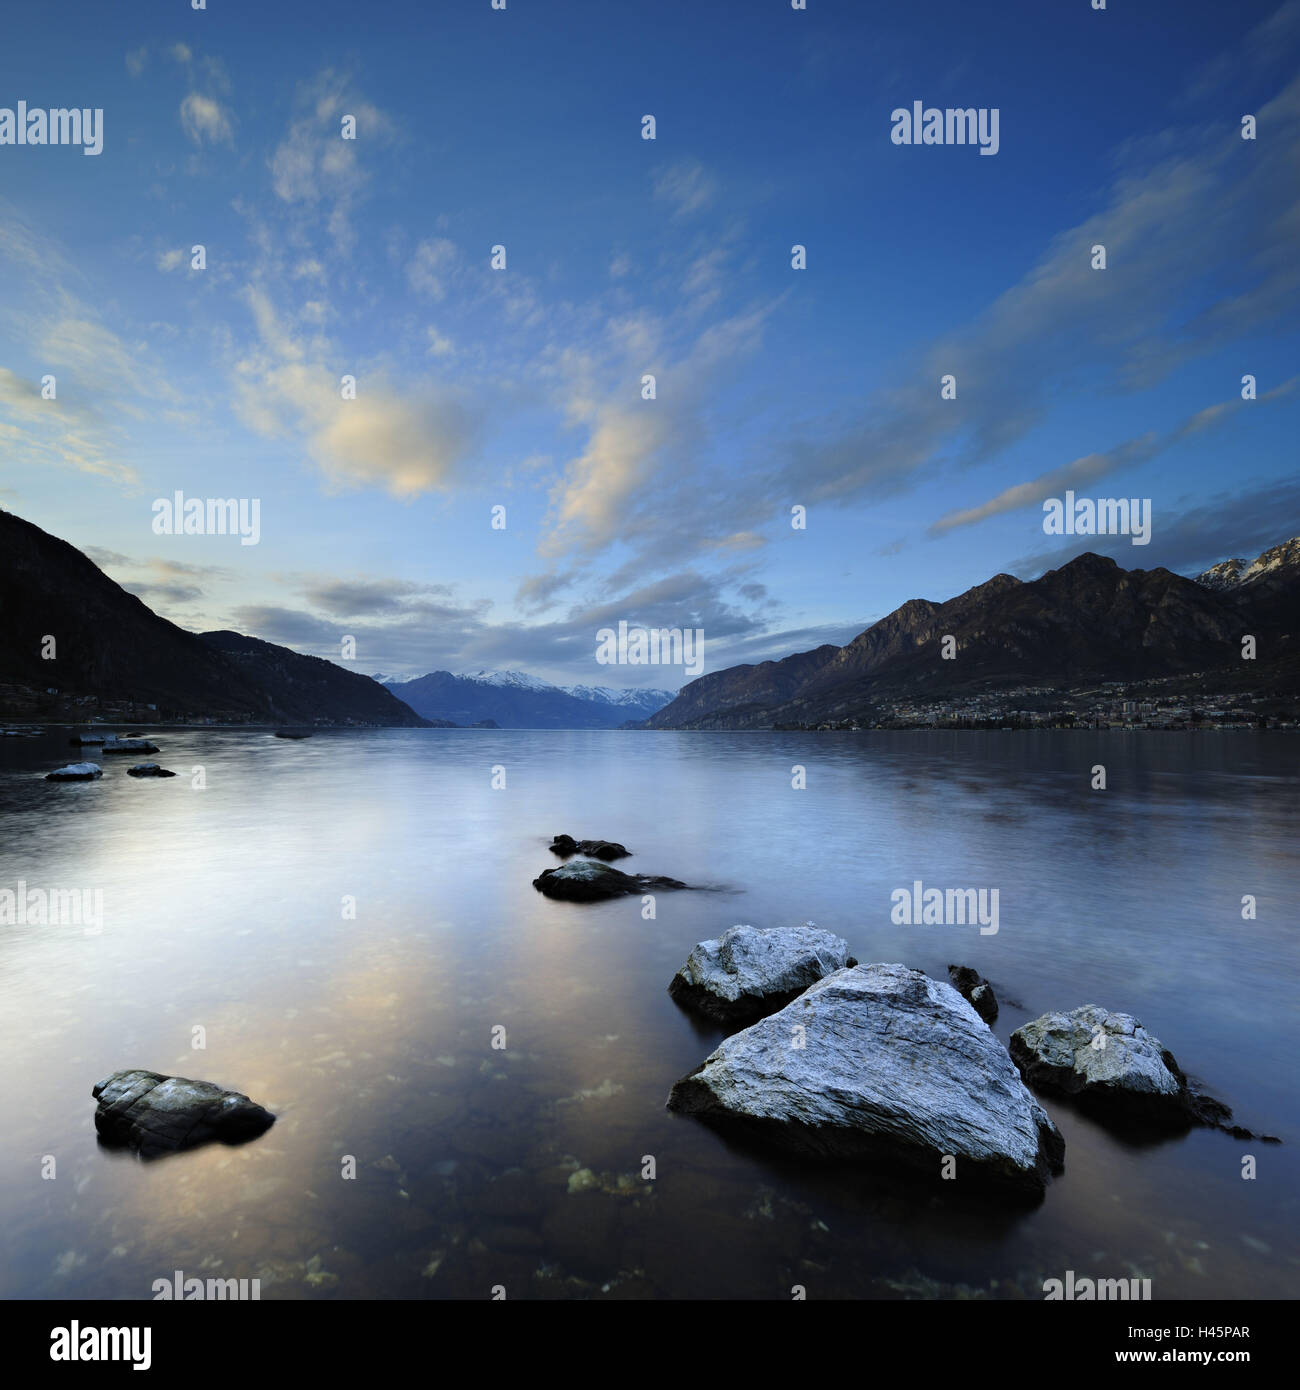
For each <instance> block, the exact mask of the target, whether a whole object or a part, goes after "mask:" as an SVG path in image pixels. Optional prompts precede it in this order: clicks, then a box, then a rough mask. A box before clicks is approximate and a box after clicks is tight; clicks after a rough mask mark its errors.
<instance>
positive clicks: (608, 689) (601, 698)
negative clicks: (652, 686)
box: [560, 685, 677, 709]
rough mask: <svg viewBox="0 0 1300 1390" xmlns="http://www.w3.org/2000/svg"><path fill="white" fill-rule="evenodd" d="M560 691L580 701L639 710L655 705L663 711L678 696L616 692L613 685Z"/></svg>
mask: <svg viewBox="0 0 1300 1390" xmlns="http://www.w3.org/2000/svg"><path fill="white" fill-rule="evenodd" d="M560 689H561V690H563V691H564V692H565V693H566V694H568V695H572V696H573V697H574V698H575V699H578V700H595V701H597V702H598V703H600V702H603V703H604V704H607V705H619V706H625V705H636V706H637V707H638V708H640V707H641V706H643V705H647V704H653V705H655V708H656V709H662V708H663V706H664V705H666V704H668V702H669V701H670V700H672V699H673V697H674V696H675V695H676V694H677V692H676V691H675V690H616V689H615V688H614V687H613V686H612V685H563V686H561V687H560ZM656 702H658V703H656Z"/></svg>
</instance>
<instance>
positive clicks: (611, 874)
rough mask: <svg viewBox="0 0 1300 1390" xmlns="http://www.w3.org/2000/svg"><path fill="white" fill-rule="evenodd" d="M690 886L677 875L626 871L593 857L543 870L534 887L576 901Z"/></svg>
mask: <svg viewBox="0 0 1300 1390" xmlns="http://www.w3.org/2000/svg"><path fill="white" fill-rule="evenodd" d="M689 886H690V885H689V884H686V883H682V882H680V881H679V880H677V879H675V878H662V877H657V876H655V875H651V874H625V873H624V872H623V871H622V869H611V868H610V866H609V865H608V864H601V863H599V862H598V861H596V860H594V859H575V860H574V861H573V862H572V863H571V864H561V865H560V866H559V868H556V869H543V870H542V873H541V875H540V876H539V877H538V878H535V879H533V887H534V888H536V889H537V891H538V892H539V893H545V894H546V896H547V897H548V898H562V899H564V900H565V901H567V902H577V903H589V902H598V901H599V900H600V899H602V898H619V897H622V896H623V895H624V894H627V893H652V892H657V891H660V890H664V891H667V890H669V889H675V888H688V887H689Z"/></svg>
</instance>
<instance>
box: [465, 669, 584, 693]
mask: <svg viewBox="0 0 1300 1390" xmlns="http://www.w3.org/2000/svg"><path fill="white" fill-rule="evenodd" d="M457 679H458V680H463V681H482V682H483V683H484V684H486V685H500V686H503V687H505V688H506V689H507V690H559V689H561V688H562V687H560V686H558V685H552V684H551V683H550V681H544V680H542V679H541V678H540V677H538V676H530V675H529V674H528V672H527V671H462V672H460V674H459V675H458V677H457Z"/></svg>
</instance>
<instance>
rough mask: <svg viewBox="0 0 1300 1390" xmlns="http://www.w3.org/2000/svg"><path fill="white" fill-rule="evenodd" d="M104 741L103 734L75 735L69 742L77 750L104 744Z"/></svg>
mask: <svg viewBox="0 0 1300 1390" xmlns="http://www.w3.org/2000/svg"><path fill="white" fill-rule="evenodd" d="M104 741H105V740H104V735H103V734H74V735H73V737H72V738H70V739H69V740H68V742H69V743H70V744H72V745H73V747H75V748H82V747H91V746H93V745H95V744H98V743H103V742H104Z"/></svg>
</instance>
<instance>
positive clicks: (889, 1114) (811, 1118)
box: [668, 965, 1065, 1194]
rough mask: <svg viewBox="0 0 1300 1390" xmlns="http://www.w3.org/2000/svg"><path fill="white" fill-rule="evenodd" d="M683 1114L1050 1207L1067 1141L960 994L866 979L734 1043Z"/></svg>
mask: <svg viewBox="0 0 1300 1390" xmlns="http://www.w3.org/2000/svg"><path fill="white" fill-rule="evenodd" d="M668 1106H669V1109H671V1110H676V1111H680V1112H683V1113H686V1114H694V1115H698V1116H699V1117H700V1118H701V1119H704V1120H706V1121H708V1122H710V1123H712V1124H715V1125H717V1126H719V1127H722V1128H729V1129H732V1130H735V1131H737V1132H739V1133H742V1134H744V1133H748V1134H750V1135H751V1136H752V1137H754V1138H758V1139H763V1140H767V1141H770V1142H772V1143H774V1144H777V1145H779V1146H781V1147H783V1148H786V1149H791V1150H794V1151H796V1152H800V1153H804V1154H808V1155H812V1156H816V1157H818V1158H826V1159H840V1160H845V1159H847V1160H859V1159H860V1160H867V1161H875V1160H892V1161H895V1162H901V1163H904V1164H906V1165H908V1166H911V1167H913V1168H919V1169H920V1170H922V1171H923V1172H928V1173H931V1174H933V1175H934V1177H936V1178H939V1177H940V1176H942V1173H941V1167H940V1165H941V1160H942V1158H943V1156H945V1155H951V1156H953V1157H954V1158H955V1159H956V1168H955V1173H956V1179H957V1181H958V1182H961V1181H962V1180H963V1179H964V1180H966V1181H969V1182H975V1183H988V1184H992V1185H996V1186H1003V1187H1006V1188H1008V1189H1011V1190H1018V1191H1021V1192H1025V1193H1028V1194H1037V1193H1041V1191H1042V1189H1043V1187H1044V1186H1045V1185H1046V1182H1047V1180H1048V1176H1049V1174H1050V1173H1053V1172H1059V1171H1060V1169H1061V1166H1062V1161H1063V1157H1064V1152H1065V1141H1064V1140H1063V1139H1062V1138H1061V1135H1060V1133H1059V1131H1058V1130H1057V1128H1056V1126H1055V1125H1054V1124H1053V1123H1052V1121H1051V1119H1050V1118H1049V1117H1048V1115H1047V1112H1046V1111H1045V1110H1044V1109H1043V1108H1042V1106H1041V1105H1039V1103H1038V1102H1037V1101H1036V1100H1035V1099H1034V1097H1033V1096H1032V1095H1031V1094H1030V1093H1029V1091H1028V1090H1026V1088H1025V1085H1024V1083H1023V1082H1022V1081H1021V1079H1020V1074H1019V1073H1018V1072H1017V1071H1016V1068H1015V1066H1014V1064H1013V1063H1012V1061H1011V1059H1010V1057H1008V1056H1007V1053H1006V1050H1005V1048H1003V1046H1002V1045H1001V1043H999V1042H998V1040H997V1039H996V1038H995V1037H994V1036H993V1034H992V1033H991V1032H990V1031H989V1028H988V1025H987V1024H986V1023H985V1022H984V1021H983V1019H981V1018H980V1017H979V1015H978V1014H977V1013H976V1012H975V1010H974V1009H973V1008H971V1006H970V1005H969V1004H968V1003H967V1002H966V1001H965V1000H964V999H963V998H962V997H961V995H959V994H958V993H957V991H956V990H955V989H953V988H952V986H951V985H948V984H944V983H942V982H940V981H938V980H932V979H930V977H929V976H927V975H924V974H922V973H921V971H919V970H909V969H908V968H907V966H905V965H859V966H856V967H854V968H852V969H846V970H839V971H837V972H836V973H835V974H833V975H828V976H827V977H826V978H825V979H823V980H820V981H818V983H816V984H814V985H812V986H811V987H810V988H809V989H807V990H806V991H805V992H804V993H803V994H801V995H800V996H799V997H798V998H797V999H796V1000H794V1002H793V1003H791V1004H787V1005H786V1007H785V1008H784V1009H782V1010H781V1011H780V1013H776V1014H772V1015H771V1016H770V1017H768V1018H765V1019H762V1020H760V1021H759V1022H758V1023H755V1024H752V1025H751V1026H750V1027H748V1028H746V1029H744V1030H743V1031H742V1032H739V1033H736V1034H734V1035H733V1036H732V1037H730V1038H728V1039H727V1040H726V1041H725V1042H724V1043H722V1044H721V1046H720V1047H718V1049H717V1050H716V1051H715V1052H714V1053H713V1054H712V1055H711V1056H710V1057H708V1058H707V1059H706V1060H705V1061H704V1063H703V1064H702V1065H701V1066H700V1067H698V1068H697V1069H696V1070H695V1071H694V1072H692V1073H691V1074H690V1075H689V1076H686V1077H683V1078H682V1079H681V1080H680V1081H679V1082H678V1083H677V1084H676V1085H675V1086H674V1087H673V1089H672V1093H671V1095H670V1096H669V1098H668Z"/></svg>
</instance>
